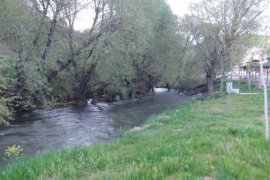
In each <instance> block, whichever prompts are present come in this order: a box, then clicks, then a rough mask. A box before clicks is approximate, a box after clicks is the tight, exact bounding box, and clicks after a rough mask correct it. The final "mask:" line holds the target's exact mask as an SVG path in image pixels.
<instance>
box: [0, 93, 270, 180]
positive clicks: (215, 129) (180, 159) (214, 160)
mask: <svg viewBox="0 0 270 180" xmlns="http://www.w3.org/2000/svg"><path fill="white" fill-rule="evenodd" d="M269 178H270V143H269V142H266V141H265V140H264V121H263V99H262V97H261V96H259V95H255V96H254V95H253V96H239V95H231V96H225V95H224V96H222V97H220V98H217V99H207V100H204V101H193V102H190V103H188V104H186V105H184V106H182V107H181V109H179V110H175V111H172V112H167V113H163V114H161V115H159V116H156V117H153V118H151V119H150V120H149V122H148V125H147V126H146V128H143V130H140V131H134V132H128V133H126V134H124V135H123V137H121V138H119V139H117V140H115V141H114V142H112V143H109V144H103V145H95V146H92V147H84V148H77V149H71V150H67V151H62V152H51V153H48V154H46V155H42V156H38V157H35V158H32V159H30V160H21V161H20V162H17V163H15V164H12V165H10V166H9V167H6V168H5V169H4V170H3V171H2V172H1V173H0V179H9V180H10V179H269Z"/></svg>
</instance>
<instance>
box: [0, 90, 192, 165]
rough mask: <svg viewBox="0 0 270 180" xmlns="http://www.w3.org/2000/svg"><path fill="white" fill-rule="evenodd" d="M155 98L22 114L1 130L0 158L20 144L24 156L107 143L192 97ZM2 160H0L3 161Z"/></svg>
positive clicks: (164, 94) (161, 92)
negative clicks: (8, 149) (9, 149)
mask: <svg viewBox="0 0 270 180" xmlns="http://www.w3.org/2000/svg"><path fill="white" fill-rule="evenodd" d="M156 92H157V93H156V95H155V96H150V97H145V98H141V99H136V100H130V101H123V102H117V103H110V104H108V103H97V104H95V105H92V104H88V105H82V106H68V107H63V108H56V109H51V110H36V111H34V112H31V113H23V114H21V115H18V116H17V117H16V121H15V122H13V123H12V125H11V126H9V127H2V128H0V159H1V157H3V156H4V150H5V149H6V148H7V147H8V146H10V145H13V144H16V145H20V146H21V147H22V148H23V153H24V154H25V155H33V154H37V153H41V152H46V151H49V150H58V149H63V148H69V147H74V146H81V145H91V144H94V143H98V142H106V141H108V140H110V139H112V138H115V137H117V134H119V132H121V131H123V130H128V129H131V128H133V127H135V126H140V125H142V124H143V123H144V122H145V121H146V120H147V119H148V118H149V117H150V116H151V115H154V114H159V113H161V112H163V111H165V110H168V109H173V108H176V107H178V106H179V105H181V104H183V103H184V102H185V101H187V100H188V99H190V97H186V96H181V95H179V94H178V93H177V92H175V91H171V92H167V91H164V90H163V89H156ZM0 161H1V160H0Z"/></svg>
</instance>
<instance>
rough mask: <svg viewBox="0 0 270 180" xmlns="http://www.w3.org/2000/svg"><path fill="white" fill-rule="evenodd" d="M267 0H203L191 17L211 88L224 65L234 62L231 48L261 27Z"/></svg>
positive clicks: (196, 43) (190, 22) (189, 18)
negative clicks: (260, 21)
mask: <svg viewBox="0 0 270 180" xmlns="http://www.w3.org/2000/svg"><path fill="white" fill-rule="evenodd" d="M265 3H267V1H266V0H217V1H214V0H207V1H206V0H203V1H202V2H201V3H199V4H194V5H193V6H192V8H191V10H192V15H191V16H190V17H187V21H188V22H189V23H188V24H189V33H191V34H192V36H193V37H194V39H193V40H194V41H193V43H194V44H195V45H196V47H197V49H198V51H197V53H198V54H199V55H200V56H201V61H202V65H203V69H204V72H205V76H206V81H207V87H208V92H209V93H213V92H214V81H215V78H216V76H217V75H218V74H220V69H222V70H223V71H224V70H226V69H225V66H227V67H229V64H231V63H232V61H231V59H232V57H231V54H232V53H231V52H232V48H233V47H234V45H235V44H236V43H237V41H238V40H239V39H240V38H242V37H244V35H246V34H248V33H250V32H252V31H253V30H255V29H256V28H257V27H258V24H257V22H258V18H259V16H260V14H261V13H262V12H263V10H264V8H265Z"/></svg>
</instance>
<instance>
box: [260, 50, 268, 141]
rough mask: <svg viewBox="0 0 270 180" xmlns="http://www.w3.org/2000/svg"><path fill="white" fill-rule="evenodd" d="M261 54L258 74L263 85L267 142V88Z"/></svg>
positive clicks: (266, 136)
mask: <svg viewBox="0 0 270 180" xmlns="http://www.w3.org/2000/svg"><path fill="white" fill-rule="evenodd" d="M262 58H263V53H262V54H261V58H260V73H261V82H262V84H263V90H264V93H263V94H264V120H265V138H266V140H269V119H268V96H267V86H266V82H265V78H264V73H263V63H262Z"/></svg>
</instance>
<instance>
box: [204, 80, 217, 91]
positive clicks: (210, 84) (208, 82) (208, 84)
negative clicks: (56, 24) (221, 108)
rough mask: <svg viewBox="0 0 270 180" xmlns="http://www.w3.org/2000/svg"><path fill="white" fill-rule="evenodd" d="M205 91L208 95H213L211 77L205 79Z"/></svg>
mask: <svg viewBox="0 0 270 180" xmlns="http://www.w3.org/2000/svg"><path fill="white" fill-rule="evenodd" d="M206 81H207V82H206V83H207V91H208V93H209V94H213V93H214V91H215V88H214V79H213V78H212V77H206Z"/></svg>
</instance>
